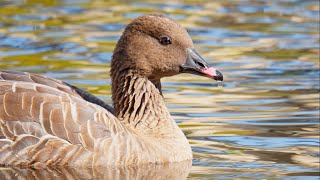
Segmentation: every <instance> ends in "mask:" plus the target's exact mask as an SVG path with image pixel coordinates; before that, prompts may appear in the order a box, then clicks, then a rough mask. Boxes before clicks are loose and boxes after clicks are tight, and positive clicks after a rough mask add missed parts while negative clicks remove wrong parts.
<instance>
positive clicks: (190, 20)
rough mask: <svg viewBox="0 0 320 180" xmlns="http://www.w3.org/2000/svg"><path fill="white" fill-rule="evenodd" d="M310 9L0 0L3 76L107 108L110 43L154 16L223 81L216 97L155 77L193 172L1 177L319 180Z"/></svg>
mask: <svg viewBox="0 0 320 180" xmlns="http://www.w3.org/2000/svg"><path fill="white" fill-rule="evenodd" d="M319 9H320V5H319V2H318V1H312V0H308V1H301V0H293V1H286V0H279V1H267V0H261V1H250V0H244V1H232V0H227V1H212V2H211V1H205V0H204V1H183V2H182V1H181V2H179V1H175V2H166V1H159V2H158V3H154V2H152V1H142V2H141V1H140V2H135V1H120V2H116V1H102V0H95V1H89V0H81V1H76V0H66V1H54V0H53V1H39V0H36V1H35V0H33V1H29V0H26V1H22V0H13V1H5V0H3V1H0V68H2V69H15V70H21V71H28V72H34V73H40V74H43V75H46V76H49V77H52V78H58V79H61V80H64V81H66V82H68V83H71V84H74V85H77V86H79V87H81V88H84V89H86V90H87V91H89V92H91V93H93V94H95V95H97V96H99V97H100V98H102V99H103V100H105V101H106V102H108V103H111V91H110V77H109V74H108V72H109V70H110V59H111V55H112V50H113V48H114V46H115V43H116V41H117V40H118V38H119V36H120V35H121V32H122V30H123V28H124V27H125V26H126V24H127V23H128V22H130V20H132V18H134V17H137V16H140V15H143V14H145V13H151V12H159V13H164V14H166V15H167V16H170V17H171V18H173V19H176V20H177V21H179V22H180V23H181V24H182V25H183V26H185V27H186V28H187V30H188V32H189V33H190V35H191V36H192V39H193V40H194V43H195V46H196V47H195V48H196V49H197V50H198V51H199V52H200V54H201V55H202V56H203V57H204V58H205V59H206V60H207V61H208V62H209V64H211V65H213V66H214V67H215V68H216V69H218V70H219V71H221V72H222V73H223V75H224V87H223V88H218V87H217V84H216V83H215V82H212V80H210V79H208V78H204V77H199V76H194V75H187V74H181V75H178V76H175V77H170V78H165V79H163V85H162V87H163V91H164V97H165V99H166V102H167V106H168V108H169V110H170V112H171V114H172V116H173V117H174V119H175V120H176V121H177V122H178V123H179V126H180V127H181V128H182V129H183V131H184V133H185V134H186V136H187V137H188V139H189V142H190V144H191V146H192V149H193V155H194V159H193V166H192V167H189V166H188V165H185V164H182V165H181V164H180V165H179V164H178V165H171V166H167V167H159V166H155V167H153V166H149V167H141V168H138V169H136V168H127V169H126V168H125V169H120V170H119V169H116V170H114V169H113V168H110V169H94V170H86V171H85V170H83V169H81V170H78V169H58V170H52V171H44V170H35V169H28V170H25V169H7V168H2V169H1V170H0V174H1V176H0V177H2V179H3V177H4V176H3V175H6V176H5V177H6V178H9V177H13V179H14V178H17V176H19V177H20V178H21V179H23V178H24V177H29V178H30V179H34V178H35V177H41V178H42V179H48V178H51V177H59V178H60V179H70V178H71V177H74V178H78V179H93V178H96V179H103V178H105V179H106V178H107V177H109V179H113V178H116V177H124V176H126V177H130V178H131V179H141V178H143V177H144V178H145V179H155V178H157V177H158V178H161V177H164V178H165V177H167V178H166V179H174V178H176V179H179V178H181V177H183V176H184V175H185V176H188V179H285V180H293V179H303V180H304V179H319V157H320V152H319V143H320V142H319V86H320V85H319V80H320V78H319V75H320V71H319V49H318V48H319ZM190 168H191V170H190ZM161 169H162V171H161ZM189 170H190V173H189ZM177 172H179V173H180V174H178V173H177ZM175 173H176V174H175ZM170 175H171V176H170ZM174 175H175V176H174ZM67 177H68V178H67ZM0 179H1V178H0Z"/></svg>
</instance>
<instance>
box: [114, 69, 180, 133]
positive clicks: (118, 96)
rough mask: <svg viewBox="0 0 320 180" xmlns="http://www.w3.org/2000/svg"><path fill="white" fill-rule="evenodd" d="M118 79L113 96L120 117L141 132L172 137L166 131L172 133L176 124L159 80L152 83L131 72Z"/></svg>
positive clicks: (115, 80)
mask: <svg viewBox="0 0 320 180" xmlns="http://www.w3.org/2000/svg"><path fill="white" fill-rule="evenodd" d="M116 78H117V79H113V84H112V94H113V96H112V98H113V103H114V110H115V115H117V117H118V119H119V120H120V121H122V122H123V123H125V124H127V125H128V126H129V127H131V128H132V129H134V131H136V132H137V133H138V134H140V133H143V134H149V135H153V136H161V138H163V137H165V136H171V135H170V134H167V133H164V132H170V133H172V131H173V130H175V129H176V127H177V126H176V124H175V122H174V120H173V119H172V117H171V116H170V114H169V112H168V109H167V107H166V106H165V103H164V99H163V96H162V93H161V85H160V80H156V81H154V82H151V81H150V80H148V79H147V78H144V77H139V76H138V75H135V74H134V73H132V72H130V71H129V72H125V73H124V72H123V74H121V75H119V76H116ZM179 131H180V130H179ZM161 132H163V133H161Z"/></svg>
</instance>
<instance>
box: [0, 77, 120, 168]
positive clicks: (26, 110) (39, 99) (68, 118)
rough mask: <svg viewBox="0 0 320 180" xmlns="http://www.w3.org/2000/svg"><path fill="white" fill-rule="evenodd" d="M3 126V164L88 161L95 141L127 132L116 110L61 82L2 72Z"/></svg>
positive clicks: (0, 144) (0, 112)
mask: <svg viewBox="0 0 320 180" xmlns="http://www.w3.org/2000/svg"><path fill="white" fill-rule="evenodd" d="M0 72H1V71H0ZM0 128H1V130H0V164H11V165H12V164H18V165H30V164H32V163H34V162H45V164H50V163H58V164H67V163H70V162H73V161H76V160H79V159H86V160H88V161H89V159H90V158H89V157H87V156H89V155H88V153H86V152H89V151H91V152H92V151H94V148H95V146H97V141H99V140H101V139H103V138H109V139H110V138H112V137H113V136H114V135H115V134H117V133H119V132H126V128H125V127H124V126H123V125H122V124H121V123H120V122H119V121H118V120H117V119H116V117H114V116H113V114H112V113H110V112H109V111H107V110H106V109H104V108H103V107H101V106H98V105H96V104H93V103H90V102H88V101H85V100H84V99H82V97H81V96H80V95H79V94H78V93H77V92H76V91H74V90H73V89H72V88H70V87H69V86H66V85H64V84H62V83H61V82H60V81H56V80H53V79H47V78H45V77H42V76H38V75H31V76H30V75H29V74H27V73H20V72H14V73H12V72H10V73H6V71H5V72H1V74H0ZM1 136H2V137H1ZM85 154H86V155H85ZM89 154H90V153H89ZM91 155H92V154H91ZM91 159H92V158H91ZM89 164H90V163H89Z"/></svg>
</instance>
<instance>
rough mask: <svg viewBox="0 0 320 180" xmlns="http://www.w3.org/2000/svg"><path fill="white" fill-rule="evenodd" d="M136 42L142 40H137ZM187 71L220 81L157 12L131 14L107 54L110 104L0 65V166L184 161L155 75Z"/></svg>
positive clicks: (183, 142) (186, 148) (183, 143)
mask: <svg viewBox="0 0 320 180" xmlns="http://www.w3.org/2000/svg"><path fill="white" fill-rule="evenodd" d="M141 44H142V45H143V46H141ZM179 73H193V74H197V75H202V76H207V77H210V78H213V79H216V80H222V75H221V73H220V72H219V71H216V70H215V69H214V68H209V67H208V65H207V64H206V62H205V61H204V60H203V59H202V58H201V57H200V56H199V55H198V54H197V53H196V52H195V51H194V49H193V44H192V41H191V39H190V37H189V35H188V33H187V32H186V30H185V29H184V28H182V27H181V26H180V25H179V24H178V23H176V22H175V21H173V20H171V19H169V18H166V17H164V16H161V15H145V16H142V17H138V18H136V19H135V20H133V21H132V22H131V23H130V24H129V25H128V26H127V27H126V29H125V31H124V33H123V35H122V36H121V38H120V40H119V42H118V44H117V46H116V48H115V50H114V54H113V57H112V63H111V77H112V99H113V107H111V106H109V105H107V104H106V103H104V102H103V101H101V100H100V99H98V98H97V97H95V96H94V95H91V94H89V93H87V92H85V91H83V90H81V89H79V88H76V87H74V86H72V85H69V84H67V83H64V82H62V81H59V80H56V79H51V78H48V77H44V76H41V75H37V74H32V73H26V72H17V71H10V70H0V127H1V131H0V165H5V166H26V167H29V166H33V167H39V168H42V167H47V166H49V167H54V166H86V167H95V166H108V165H114V166H127V165H135V164H148V163H157V164H158V163H160V164H161V163H168V162H180V161H186V160H191V159H192V151H191V147H190V145H189V143H188V140H187V139H186V137H185V135H184V134H183V132H182V131H181V129H180V128H179V127H178V126H177V124H176V123H175V121H174V120H173V119H172V117H171V116H170V113H169V111H168V109H167V108H166V106H165V102H164V98H163V95H162V92H161V83H160V79H161V78H162V77H165V76H172V75H175V74H179Z"/></svg>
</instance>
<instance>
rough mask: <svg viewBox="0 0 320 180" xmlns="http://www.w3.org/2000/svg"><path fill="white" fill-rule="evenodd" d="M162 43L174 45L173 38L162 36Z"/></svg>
mask: <svg viewBox="0 0 320 180" xmlns="http://www.w3.org/2000/svg"><path fill="white" fill-rule="evenodd" d="M160 43H161V44H162V45H168V44H171V43H172V42H171V38H170V37H168V36H161V37H160Z"/></svg>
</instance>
